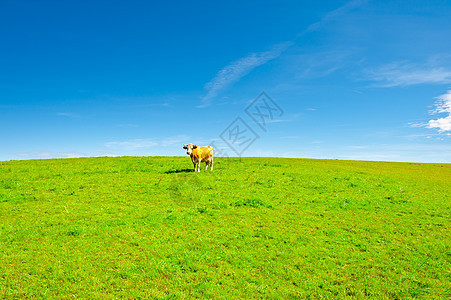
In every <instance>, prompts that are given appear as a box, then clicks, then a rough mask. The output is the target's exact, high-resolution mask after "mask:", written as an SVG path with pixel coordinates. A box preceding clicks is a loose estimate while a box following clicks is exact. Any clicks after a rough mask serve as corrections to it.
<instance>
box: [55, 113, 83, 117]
mask: <svg viewBox="0 0 451 300" xmlns="http://www.w3.org/2000/svg"><path fill="white" fill-rule="evenodd" d="M56 115H58V116H63V117H68V118H80V115H77V114H74V113H66V112H59V113H57V114H56Z"/></svg>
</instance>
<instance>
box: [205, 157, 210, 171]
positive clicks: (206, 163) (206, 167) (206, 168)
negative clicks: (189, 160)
mask: <svg viewBox="0 0 451 300" xmlns="http://www.w3.org/2000/svg"><path fill="white" fill-rule="evenodd" d="M208 163H209V161H208V160H207V161H206V162H205V171H207V170H208Z"/></svg>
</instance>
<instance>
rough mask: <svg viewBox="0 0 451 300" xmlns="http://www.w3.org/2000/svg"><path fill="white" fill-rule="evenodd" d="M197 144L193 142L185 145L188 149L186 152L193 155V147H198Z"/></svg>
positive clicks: (184, 147)
mask: <svg viewBox="0 0 451 300" xmlns="http://www.w3.org/2000/svg"><path fill="white" fill-rule="evenodd" d="M196 148H197V146H196V145H193V144H188V145H183V149H186V154H188V155H191V153H193V149H196Z"/></svg>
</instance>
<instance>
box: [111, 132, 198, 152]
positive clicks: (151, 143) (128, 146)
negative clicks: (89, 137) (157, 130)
mask: <svg viewBox="0 0 451 300" xmlns="http://www.w3.org/2000/svg"><path fill="white" fill-rule="evenodd" d="M188 140H189V136H186V135H178V136H174V137H167V138H164V139H157V138H151V139H133V140H128V141H114V142H108V143H106V144H105V146H106V147H108V148H113V149H120V150H125V151H133V150H142V149H148V148H152V147H156V146H162V147H166V146H171V145H175V144H179V143H187V142H188Z"/></svg>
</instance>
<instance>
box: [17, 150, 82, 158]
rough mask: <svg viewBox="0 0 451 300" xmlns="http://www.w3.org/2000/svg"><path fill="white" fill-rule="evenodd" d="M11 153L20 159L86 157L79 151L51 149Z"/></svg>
mask: <svg viewBox="0 0 451 300" xmlns="http://www.w3.org/2000/svg"><path fill="white" fill-rule="evenodd" d="M11 155H12V156H16V157H19V158H21V159H49V158H78V157H87V155H86V154H83V153H79V152H52V151H41V152H19V153H13V154H11Z"/></svg>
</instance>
